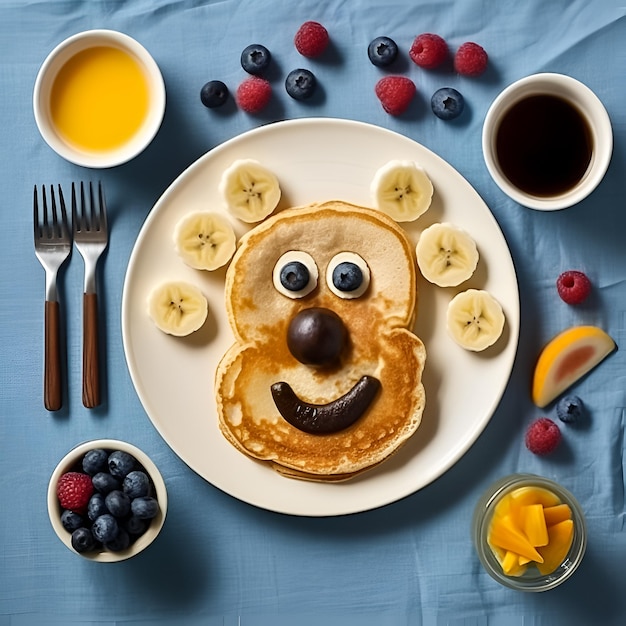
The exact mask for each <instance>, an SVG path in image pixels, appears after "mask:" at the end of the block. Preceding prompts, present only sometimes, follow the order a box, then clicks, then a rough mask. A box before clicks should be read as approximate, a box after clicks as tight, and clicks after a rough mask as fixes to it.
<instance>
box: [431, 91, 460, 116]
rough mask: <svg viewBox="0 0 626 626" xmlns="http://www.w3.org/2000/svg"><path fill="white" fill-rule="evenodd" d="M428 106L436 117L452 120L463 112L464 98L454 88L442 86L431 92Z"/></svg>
mask: <svg viewBox="0 0 626 626" xmlns="http://www.w3.org/2000/svg"><path fill="white" fill-rule="evenodd" d="M430 107H431V109H432V110H433V113H434V114H435V115H436V116H437V117H438V118H440V119H442V120H453V119H454V118H456V117H459V115H461V113H463V109H464V107H465V100H464V99H463V96H462V95H461V94H460V93H459V92H458V91H457V90H456V89H453V88H452V87H442V88H441V89H437V91H435V93H434V94H433V96H432V98H431V99H430Z"/></svg>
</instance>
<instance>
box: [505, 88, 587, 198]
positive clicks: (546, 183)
mask: <svg viewBox="0 0 626 626" xmlns="http://www.w3.org/2000/svg"><path fill="white" fill-rule="evenodd" d="M495 148H496V157H497V160H498V163H499V166H500V169H501V171H502V173H503V174H504V175H505V176H506V177H507V178H508V179H509V181H510V182H511V184H513V185H515V186H516V187H518V188H519V189H521V190H522V191H523V192H525V193H528V194H531V195H534V196H540V197H550V196H558V195H561V194H563V193H566V192H567V191H569V190H570V189H572V188H574V187H575V186H576V185H577V184H578V183H579V182H580V181H581V180H582V179H583V177H584V176H585V174H586V173H587V170H588V168H589V164H590V163H591V157H592V153H593V138H592V133H591V129H590V127H589V124H588V122H587V119H586V117H585V116H584V115H583V114H582V113H581V112H580V110H579V109H578V108H577V107H576V106H575V105H574V104H572V103H571V102H570V101H569V100H566V99H565V98H562V97H560V96H555V95H550V94H535V95H529V96H527V97H525V98H523V99H521V100H519V101H518V102H516V103H515V104H513V105H512V106H511V107H510V108H509V110H508V111H506V112H505V113H504V114H503V116H502V119H501V121H500V124H499V126H498V128H497V129H496V145H495Z"/></svg>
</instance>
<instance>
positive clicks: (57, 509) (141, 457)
mask: <svg viewBox="0 0 626 626" xmlns="http://www.w3.org/2000/svg"><path fill="white" fill-rule="evenodd" d="M96 448H101V449H104V450H110V451H113V450H122V451H124V452H127V453H128V454H131V455H132V456H133V457H135V459H136V460H137V461H138V462H139V463H140V464H141V465H142V466H143V468H144V469H145V470H146V472H147V473H148V475H149V477H150V479H151V480H152V484H153V485H154V492H155V493H154V497H155V498H156V499H157V501H158V503H159V512H158V513H157V515H156V517H154V518H153V519H152V520H151V523H150V526H149V527H148V529H147V530H146V532H145V533H144V534H143V535H141V536H140V537H138V538H137V539H136V540H135V542H134V543H131V545H130V546H129V547H128V548H127V549H126V550H121V551H118V552H113V551H109V550H104V549H102V550H94V551H92V552H77V551H76V550H74V548H73V547H72V536H71V534H70V533H69V532H68V531H67V530H65V528H64V527H63V525H62V524H61V513H62V508H61V505H60V504H59V500H58V498H57V494H56V487H57V483H58V482H59V478H60V477H61V476H62V475H63V474H64V473H65V472H70V471H82V469H81V461H82V458H83V456H84V455H85V453H86V452H88V451H89V450H94V449H96ZM166 514H167V490H166V488H165V482H164V481H163V477H162V476H161V473H160V472H159V470H158V469H157V466H156V465H155V464H154V463H153V462H152V460H151V459H150V457H148V456H147V455H146V454H145V452H143V451H142V450H140V449H139V448H137V447H136V446H134V445H132V444H130V443H126V442H125V441H118V440H116V439H95V440H93V441H86V442H85V443H81V444H80V445H78V446H76V447H75V448H73V449H72V450H70V451H69V452H68V453H67V454H66V455H65V456H64V457H63V458H62V459H61V461H60V462H59V464H58V465H57V466H56V468H55V469H54V471H53V472H52V476H51V477H50V482H49V484H48V515H49V517H50V522H51V524H52V528H54V531H55V532H56V534H57V536H58V537H59V539H60V540H61V541H62V542H63V543H64V544H65V545H66V546H67V547H68V548H69V549H70V550H71V551H72V552H74V553H75V554H79V555H80V556H82V557H84V558H86V559H89V560H91V561H100V562H103V563H112V562H116V561H124V560H126V559H129V558H130V557H132V556H135V555H136V554H139V553H140V552H141V551H142V550H145V549H146V548H147V547H148V546H149V545H150V544H151V543H152V542H153V541H154V540H155V539H156V537H157V535H158V534H159V533H160V532H161V528H163V524H164V522H165V516H166Z"/></svg>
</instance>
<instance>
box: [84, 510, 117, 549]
mask: <svg viewBox="0 0 626 626" xmlns="http://www.w3.org/2000/svg"><path fill="white" fill-rule="evenodd" d="M119 531H120V527H119V525H118V523H117V520H116V519H115V518H114V517H113V516H112V515H111V514H110V513H105V514H104V515H101V516H100V517H97V518H96V519H95V520H94V523H93V525H92V527H91V532H92V533H93V536H94V537H95V538H96V539H97V540H98V541H101V542H102V543H109V542H110V541H113V540H114V539H115V538H116V537H117V534H118V533H119Z"/></svg>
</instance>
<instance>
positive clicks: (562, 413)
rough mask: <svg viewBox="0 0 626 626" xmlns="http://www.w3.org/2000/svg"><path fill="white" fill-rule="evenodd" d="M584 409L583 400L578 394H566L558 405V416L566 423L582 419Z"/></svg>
mask: <svg viewBox="0 0 626 626" xmlns="http://www.w3.org/2000/svg"><path fill="white" fill-rule="evenodd" d="M583 410H584V406H583V401H582V400H581V399H580V398H579V397H578V396H565V397H564V398H561V400H559V402H558V404H557V405H556V415H557V417H558V418H559V419H560V420H561V421H562V422H565V423H566V424H571V423H573V422H577V421H578V420H580V418H581V417H582V415H583Z"/></svg>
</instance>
